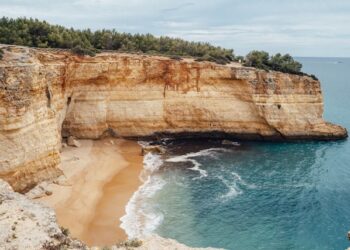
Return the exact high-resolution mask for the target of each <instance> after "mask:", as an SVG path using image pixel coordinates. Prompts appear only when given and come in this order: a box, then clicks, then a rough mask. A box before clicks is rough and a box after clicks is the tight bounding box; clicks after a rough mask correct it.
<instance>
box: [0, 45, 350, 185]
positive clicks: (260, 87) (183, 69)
mask: <svg viewBox="0 0 350 250" xmlns="http://www.w3.org/2000/svg"><path fill="white" fill-rule="evenodd" d="M1 47H2V49H3V51H4V57H3V60H1V61H0V178H4V179H5V180H7V181H8V182H9V183H10V184H11V185H12V186H13V187H14V189H15V190H18V191H23V190H26V189H28V188H30V187H32V186H34V185H35V184H36V183H38V182H39V181H40V180H43V179H50V178H53V177H55V176H57V175H59V174H60V172H59V171H58V169H57V167H56V166H57V164H58V163H59V161H60V157H59V149H60V145H61V135H63V136H67V137H68V136H74V137H76V138H93V139H96V138H100V137H101V136H104V135H105V134H106V133H108V134H111V135H116V136H124V137H140V136H151V135H155V134H159V133H161V134H182V135H188V134H189V133H190V134H196V133H199V134H201V135H203V134H206V135H214V134H218V135H220V133H221V135H222V136H225V137H229V136H231V137H236V138H248V139H340V138H344V137H346V136H347V133H346V130H345V129H343V128H341V127H340V126H337V125H333V124H330V123H327V122H325V121H324V120H323V118H322V114H323V100H322V93H321V88H320V83H319V82H318V81H316V80H313V79H312V78H310V77H307V76H297V75H290V74H283V73H278V72H265V71H262V70H257V69H254V68H246V67H241V65H238V64H232V65H227V66H222V65H217V64H214V63H209V62H194V61H193V60H190V59H184V60H181V61H179V60H172V59H169V58H166V57H155V56H153V57H152V56H145V55H136V54H120V53H101V54H98V55H97V56H96V57H79V56H75V55H72V54H70V53H69V52H66V51H60V50H43V49H30V48H26V47H16V46H5V45H3V46H1Z"/></svg>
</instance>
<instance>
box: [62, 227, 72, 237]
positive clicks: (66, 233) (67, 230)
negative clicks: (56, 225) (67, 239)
mask: <svg viewBox="0 0 350 250" xmlns="http://www.w3.org/2000/svg"><path fill="white" fill-rule="evenodd" d="M60 229H61V231H62V233H63V234H64V235H65V236H68V235H69V234H70V232H69V229H68V228H64V227H60Z"/></svg>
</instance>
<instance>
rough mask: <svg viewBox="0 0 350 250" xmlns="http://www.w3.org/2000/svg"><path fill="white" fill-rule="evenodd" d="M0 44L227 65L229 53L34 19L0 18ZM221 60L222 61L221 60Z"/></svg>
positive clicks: (202, 45)
mask: <svg viewBox="0 0 350 250" xmlns="http://www.w3.org/2000/svg"><path fill="white" fill-rule="evenodd" d="M0 43H4V44H15V45H24V46H29V47H41V48H63V49H72V51H74V53H76V54H79V55H93V54H94V53H95V52H97V51H98V50H117V51H124V52H142V53H150V54H161V55H167V56H180V57H182V56H191V57H196V58H198V57H203V56H204V55H206V54H208V55H209V56H210V58H212V60H213V61H215V60H217V61H218V62H230V61H232V60H233V58H234V55H233V50H232V49H224V48H221V47H217V46H213V45H211V44H209V43H201V42H189V41H185V40H182V39H179V38H170V37H167V36H162V37H155V36H153V35H151V34H144V35H142V34H130V33H120V32H117V31H115V30H105V29H103V30H97V31H95V32H92V31H91V30H90V29H86V30H75V29H73V28H70V29H67V28H65V27H63V26H59V25H51V24H49V23H47V22H45V21H39V20H37V19H32V18H30V19H28V18H17V19H11V18H6V17H3V18H1V19H0ZM223 58H224V59H223Z"/></svg>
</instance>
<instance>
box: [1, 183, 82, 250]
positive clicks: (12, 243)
mask: <svg viewBox="0 0 350 250" xmlns="http://www.w3.org/2000/svg"><path fill="white" fill-rule="evenodd" d="M0 228H1V230H0V249H8V250H10V249H11V250H12V249H61V248H62V249H87V248H86V247H85V246H84V245H83V244H82V243H80V242H79V241H75V240H72V239H70V238H69V237H67V236H66V235H64V234H63V233H62V231H61V229H60V228H59V226H58V225H57V222H56V216H55V212H54V211H53V210H51V209H50V208H47V207H44V206H43V205H41V204H40V203H36V202H33V201H32V200H30V199H28V198H27V197H25V196H23V195H21V194H18V193H15V192H13V190H12V188H11V187H10V186H9V185H8V184H7V183H6V182H4V181H2V180H1V179H0Z"/></svg>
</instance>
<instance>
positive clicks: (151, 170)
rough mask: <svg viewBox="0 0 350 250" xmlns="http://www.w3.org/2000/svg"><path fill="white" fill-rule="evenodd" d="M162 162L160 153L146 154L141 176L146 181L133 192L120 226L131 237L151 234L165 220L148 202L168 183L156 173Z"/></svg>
mask: <svg viewBox="0 0 350 250" xmlns="http://www.w3.org/2000/svg"><path fill="white" fill-rule="evenodd" d="M162 164H163V161H162V159H161V157H160V156H159V155H155V154H152V153H148V154H146V155H145V156H144V159H143V166H144V170H143V171H142V173H141V176H140V178H141V180H142V181H143V182H144V183H143V185H141V186H140V187H139V189H138V190H137V191H136V192H135V193H134V194H133V196H132V197H131V199H130V200H129V202H128V204H127V205H126V208H125V211H126V214H125V215H124V216H123V217H122V218H120V220H121V222H122V223H121V225H120V227H121V228H123V229H124V231H125V232H126V234H127V235H128V237H129V238H141V237H145V236H149V235H151V234H152V233H153V232H154V230H155V229H156V228H157V227H158V226H159V225H160V224H161V223H162V221H163V214H162V213H161V212H159V211H157V209H156V208H155V207H154V206H152V205H151V203H150V202H148V201H149V200H150V199H151V198H152V197H153V196H154V195H155V194H156V193H157V192H158V191H159V190H161V189H162V188H163V186H164V185H165V184H166V182H165V181H164V180H163V179H162V178H161V176H160V175H158V174H157V173H156V172H157V171H158V170H159V168H160V166H161V165H162Z"/></svg>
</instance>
